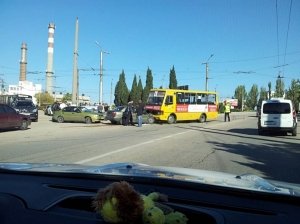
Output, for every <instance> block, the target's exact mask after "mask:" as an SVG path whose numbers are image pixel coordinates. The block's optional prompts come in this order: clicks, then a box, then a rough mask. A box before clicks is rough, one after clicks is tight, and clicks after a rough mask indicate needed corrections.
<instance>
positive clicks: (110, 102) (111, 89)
mask: <svg viewBox="0 0 300 224" xmlns="http://www.w3.org/2000/svg"><path fill="white" fill-rule="evenodd" d="M112 95H113V79H111V83H110V100H109V106H111V105H112Z"/></svg>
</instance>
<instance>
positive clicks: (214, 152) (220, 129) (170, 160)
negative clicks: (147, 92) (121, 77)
mask: <svg viewBox="0 0 300 224" xmlns="http://www.w3.org/2000/svg"><path fill="white" fill-rule="evenodd" d="M255 121H256V118H253V117H250V118H247V119H245V120H237V121H233V122H227V123H224V122H209V123H207V124H197V123H190V124H176V125H169V127H172V129H174V130H176V133H177V134H175V133H173V134H170V135H165V137H158V138H156V139H152V140H148V141H144V142H143V143H140V144H132V145H126V146H124V147H122V148H115V149H114V150H112V151H111V153H108V154H99V155H94V156H92V157H89V158H86V159H84V160H81V161H79V162H80V163H83V164H90V165H95V164H103V163H114V162H137V163H145V164H149V165H165V166H175V167H189V168H196V169H205V170H215V171H221V172H229V173H233V174H239V175H240V174H244V173H252V174H256V175H258V176H261V177H266V178H270V179H276V180H284V181H288V182H296V183H299V182H300V178H299V175H298V173H297V172H295V173H293V172H291V171H293V170H299V168H300V165H299V163H298V161H300V157H299V153H298V150H297V149H298V148H299V138H292V137H291V136H280V138H278V136H258V135H257V134H256V132H257V130H256V129H257V128H256V126H255V123H256V122H255ZM162 129H163V128H162ZM243 130H244V132H243ZM165 134H166V133H165ZM275 161H276V163H275Z"/></svg>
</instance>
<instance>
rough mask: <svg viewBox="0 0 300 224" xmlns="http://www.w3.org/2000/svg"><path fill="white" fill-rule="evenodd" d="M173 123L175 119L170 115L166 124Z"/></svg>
mask: <svg viewBox="0 0 300 224" xmlns="http://www.w3.org/2000/svg"><path fill="white" fill-rule="evenodd" d="M175 121H176V119H175V117H174V115H170V116H169V117H168V123H169V124H174V123H175Z"/></svg>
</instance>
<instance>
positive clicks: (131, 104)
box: [127, 101, 134, 125]
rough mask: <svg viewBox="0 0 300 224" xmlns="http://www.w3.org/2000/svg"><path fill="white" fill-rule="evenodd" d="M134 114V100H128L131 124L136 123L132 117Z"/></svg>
mask: <svg viewBox="0 0 300 224" xmlns="http://www.w3.org/2000/svg"><path fill="white" fill-rule="evenodd" d="M132 114H133V101H130V102H128V119H129V120H128V122H127V123H129V122H130V124H131V125H134V123H133V119H132Z"/></svg>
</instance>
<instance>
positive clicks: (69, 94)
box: [62, 93, 72, 102]
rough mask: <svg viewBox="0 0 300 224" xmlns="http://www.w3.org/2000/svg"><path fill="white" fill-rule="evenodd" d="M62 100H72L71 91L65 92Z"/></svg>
mask: <svg viewBox="0 0 300 224" xmlns="http://www.w3.org/2000/svg"><path fill="white" fill-rule="evenodd" d="M62 101H63V102H67V101H72V94H71V93H66V94H65V95H64V96H63V98H62Z"/></svg>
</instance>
